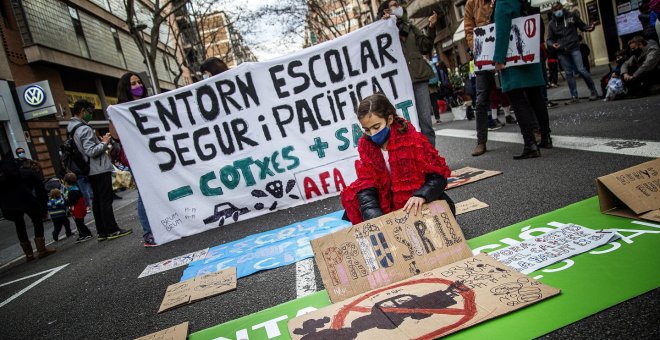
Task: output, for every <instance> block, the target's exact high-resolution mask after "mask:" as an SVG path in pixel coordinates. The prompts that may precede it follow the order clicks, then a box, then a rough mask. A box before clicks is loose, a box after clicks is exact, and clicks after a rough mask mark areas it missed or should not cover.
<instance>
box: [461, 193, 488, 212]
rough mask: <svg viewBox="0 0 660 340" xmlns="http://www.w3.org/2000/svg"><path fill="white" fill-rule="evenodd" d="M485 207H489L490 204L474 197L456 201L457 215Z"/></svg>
mask: <svg viewBox="0 0 660 340" xmlns="http://www.w3.org/2000/svg"><path fill="white" fill-rule="evenodd" d="M483 208H488V204H486V203H484V202H482V201H480V200H478V199H476V198H474V197H472V198H470V199H469V200H465V201H462V202H458V203H456V215H460V214H465V213H469V212H470V211H475V210H479V209H483Z"/></svg>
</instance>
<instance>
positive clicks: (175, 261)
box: [138, 248, 209, 279]
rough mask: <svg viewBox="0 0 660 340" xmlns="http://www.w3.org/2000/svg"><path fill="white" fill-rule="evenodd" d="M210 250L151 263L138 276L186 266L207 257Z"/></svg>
mask: <svg viewBox="0 0 660 340" xmlns="http://www.w3.org/2000/svg"><path fill="white" fill-rule="evenodd" d="M208 250H209V248H206V249H202V250H198V251H195V252H192V253H188V254H185V255H181V256H177V257H175V258H171V259H168V260H165V261H161V262H158V263H154V264H150V265H148V266H147V267H146V268H144V270H143V271H142V273H141V274H140V276H138V279H139V278H142V277H145V276H149V275H153V274H157V273H160V272H164V271H166V270H170V269H173V268H177V267H181V266H185V265H187V264H189V263H191V262H194V261H197V260H201V259H203V258H205V257H206V253H207V252H208Z"/></svg>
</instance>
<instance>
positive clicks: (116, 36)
mask: <svg viewBox="0 0 660 340" xmlns="http://www.w3.org/2000/svg"><path fill="white" fill-rule="evenodd" d="M110 32H112V37H113V38H114V40H115V48H116V49H117V54H119V57H120V59H119V61H121V62H122V65H123V66H124V68H126V57H124V51H122V50H121V42H120V41H119V33H117V30H116V29H115V28H114V27H110Z"/></svg>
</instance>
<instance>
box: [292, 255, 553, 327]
mask: <svg viewBox="0 0 660 340" xmlns="http://www.w3.org/2000/svg"><path fill="white" fill-rule="evenodd" d="M557 294H559V289H556V288H553V287H550V286H547V285H544V284H542V283H540V282H538V281H536V280H534V279H532V278H530V277H527V276H525V275H523V274H520V273H518V272H516V271H515V270H513V269H512V268H510V267H507V266H505V265H503V264H501V263H500V262H498V261H496V260H494V259H493V258H491V257H489V256H487V255H485V254H481V255H477V256H476V257H470V258H467V259H464V260H460V261H457V262H454V263H452V264H450V265H447V266H444V267H440V268H437V269H434V270H432V271H429V272H425V273H423V274H421V275H418V276H415V277H412V278H409V279H406V280H403V281H400V282H397V283H394V284H392V285H389V286H386V287H382V288H378V289H375V290H372V291H369V292H367V293H364V294H361V295H358V296H356V297H353V298H350V299H348V300H345V301H342V302H339V303H336V304H333V305H331V306H328V307H326V308H323V309H320V310H317V311H314V312H311V313H309V314H305V315H302V316H300V317H298V318H295V319H293V320H291V321H289V332H290V334H291V337H292V338H293V339H329V340H336V339H356V338H359V339H435V338H437V337H441V336H444V335H447V334H450V333H454V332H457V331H459V330H461V329H464V328H467V327H470V326H472V325H475V324H477V323H480V322H483V321H486V320H489V319H492V318H495V317H498V316H500V315H503V314H506V313H510V312H512V311H514V310H517V309H520V308H523V307H526V306H528V305H530V304H533V303H537V302H539V301H541V300H543V299H546V298H548V297H551V296H554V295H557Z"/></svg>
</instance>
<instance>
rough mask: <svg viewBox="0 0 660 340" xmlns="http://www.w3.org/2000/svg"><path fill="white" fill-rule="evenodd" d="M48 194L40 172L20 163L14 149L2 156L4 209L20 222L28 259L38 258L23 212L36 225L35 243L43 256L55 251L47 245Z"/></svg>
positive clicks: (0, 202)
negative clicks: (45, 224)
mask: <svg viewBox="0 0 660 340" xmlns="http://www.w3.org/2000/svg"><path fill="white" fill-rule="evenodd" d="M47 201H48V195H47V193H46V189H44V186H43V183H42V182H41V181H40V180H39V176H38V175H37V173H35V172H34V171H32V170H31V169H29V168H24V167H20V166H19V164H18V163H17V162H16V160H15V159H14V157H13V156H12V154H11V152H8V153H7V154H5V155H4V156H3V157H2V159H1V160H0V209H1V210H2V215H3V216H4V217H5V218H6V219H7V220H9V221H12V222H14V224H15V225H16V234H17V235H18V240H19V241H20V242H21V248H22V249H23V253H25V258H26V260H27V261H32V260H34V253H33V251H32V244H31V243H30V239H29V237H28V234H27V230H26V225H25V220H24V219H23V215H28V217H30V219H31V220H32V225H33V226H34V243H35V245H36V247H37V252H38V255H39V258H43V257H46V256H48V255H50V254H52V253H54V252H55V250H54V249H51V248H48V247H46V240H45V239H44V224H43V221H42V216H44V213H45V212H46V203H47Z"/></svg>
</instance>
